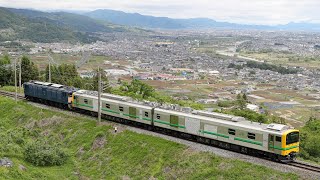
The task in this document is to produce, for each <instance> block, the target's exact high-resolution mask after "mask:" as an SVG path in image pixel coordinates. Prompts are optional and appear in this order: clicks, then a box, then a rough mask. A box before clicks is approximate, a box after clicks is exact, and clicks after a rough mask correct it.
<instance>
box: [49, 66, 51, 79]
mask: <svg viewBox="0 0 320 180" xmlns="http://www.w3.org/2000/svg"><path fill="white" fill-rule="evenodd" d="M49 83H51V63H50V61H49Z"/></svg>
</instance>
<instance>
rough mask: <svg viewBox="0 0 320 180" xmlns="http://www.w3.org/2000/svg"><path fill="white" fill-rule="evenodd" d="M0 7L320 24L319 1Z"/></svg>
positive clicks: (48, 1)
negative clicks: (113, 11)
mask: <svg viewBox="0 0 320 180" xmlns="http://www.w3.org/2000/svg"><path fill="white" fill-rule="evenodd" d="M0 6H5V7H15V8H33V9H38V10H57V9H59V10H95V9H114V10H121V11H125V12H138V13H141V14H145V15H154V16H166V17H172V18H194V17H208V18H211V19H215V20H218V21H228V22H236V23H246V24H285V23H288V22H302V21H303V22H317V23H320V0H0Z"/></svg>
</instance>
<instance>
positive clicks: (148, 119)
mask: <svg viewBox="0 0 320 180" xmlns="http://www.w3.org/2000/svg"><path fill="white" fill-rule="evenodd" d="M142 120H146V121H152V119H150V118H142Z"/></svg>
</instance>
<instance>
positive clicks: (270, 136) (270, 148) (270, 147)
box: [268, 134, 274, 151]
mask: <svg viewBox="0 0 320 180" xmlns="http://www.w3.org/2000/svg"><path fill="white" fill-rule="evenodd" d="M268 149H269V150H270V151H273V150H274V135H272V134H269V143H268Z"/></svg>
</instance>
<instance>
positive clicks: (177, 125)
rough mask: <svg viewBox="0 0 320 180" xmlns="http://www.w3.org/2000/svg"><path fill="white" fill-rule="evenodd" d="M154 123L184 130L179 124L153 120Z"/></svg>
mask: <svg viewBox="0 0 320 180" xmlns="http://www.w3.org/2000/svg"><path fill="white" fill-rule="evenodd" d="M154 122H157V123H160V124H166V125H170V126H175V127H179V128H184V129H185V128H186V127H185V126H181V125H179V124H171V123H169V122H166V121H160V120H154Z"/></svg>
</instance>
